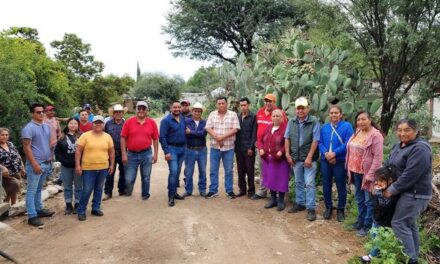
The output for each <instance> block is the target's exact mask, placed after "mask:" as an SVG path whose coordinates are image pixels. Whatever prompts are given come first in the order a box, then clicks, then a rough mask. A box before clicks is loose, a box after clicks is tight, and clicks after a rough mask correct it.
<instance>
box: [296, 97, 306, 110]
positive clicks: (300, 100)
mask: <svg viewBox="0 0 440 264" xmlns="http://www.w3.org/2000/svg"><path fill="white" fill-rule="evenodd" d="M299 106H304V107H307V106H309V103H308V102H307V99H306V98H304V97H300V98H298V99H296V100H295V108H297V107H299Z"/></svg>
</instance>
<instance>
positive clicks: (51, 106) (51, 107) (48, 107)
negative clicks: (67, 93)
mask: <svg viewBox="0 0 440 264" xmlns="http://www.w3.org/2000/svg"><path fill="white" fill-rule="evenodd" d="M51 110H55V106H53V105H48V106H46V108H45V109H44V111H51Z"/></svg>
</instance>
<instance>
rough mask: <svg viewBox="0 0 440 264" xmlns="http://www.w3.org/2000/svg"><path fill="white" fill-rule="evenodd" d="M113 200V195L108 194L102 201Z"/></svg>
mask: <svg viewBox="0 0 440 264" xmlns="http://www.w3.org/2000/svg"><path fill="white" fill-rule="evenodd" d="M111 198H112V195H111V194H106V195H104V198H102V201H107V200H109V199H111Z"/></svg>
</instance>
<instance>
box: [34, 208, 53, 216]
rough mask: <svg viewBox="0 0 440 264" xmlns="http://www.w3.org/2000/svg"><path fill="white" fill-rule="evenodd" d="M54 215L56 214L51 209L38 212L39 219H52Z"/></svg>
mask: <svg viewBox="0 0 440 264" xmlns="http://www.w3.org/2000/svg"><path fill="white" fill-rule="evenodd" d="M53 214H55V212H54V211H51V210H49V209H41V210H39V211H37V215H38V217H51V216H52V215H53Z"/></svg>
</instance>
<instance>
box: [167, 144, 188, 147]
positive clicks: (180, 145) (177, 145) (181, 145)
mask: <svg viewBox="0 0 440 264" xmlns="http://www.w3.org/2000/svg"><path fill="white" fill-rule="evenodd" d="M168 145H169V146H173V147H183V146H185V143H168Z"/></svg>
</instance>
